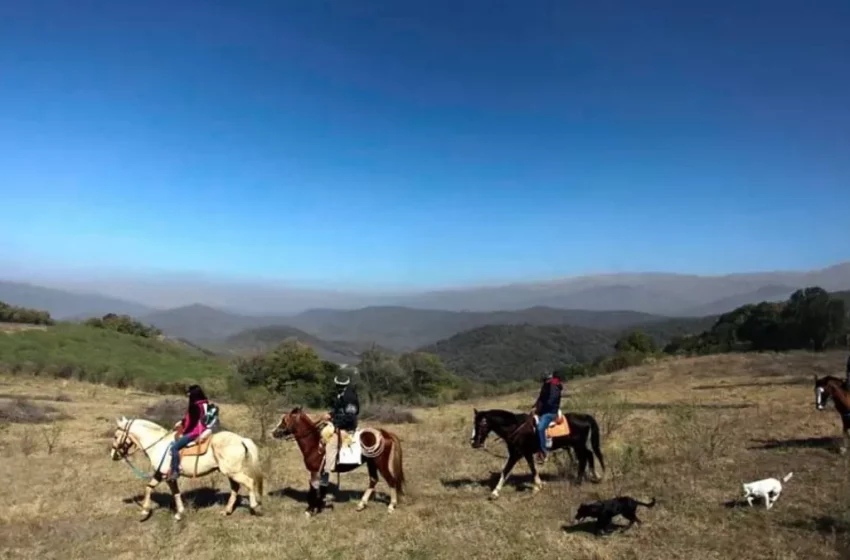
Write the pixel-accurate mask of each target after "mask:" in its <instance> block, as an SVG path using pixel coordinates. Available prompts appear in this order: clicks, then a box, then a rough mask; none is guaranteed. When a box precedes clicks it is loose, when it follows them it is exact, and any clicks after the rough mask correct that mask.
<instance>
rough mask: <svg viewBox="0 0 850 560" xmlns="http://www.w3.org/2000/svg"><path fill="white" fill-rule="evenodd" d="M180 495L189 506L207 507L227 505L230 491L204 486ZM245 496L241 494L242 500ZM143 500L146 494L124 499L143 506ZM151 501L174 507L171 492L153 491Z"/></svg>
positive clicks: (196, 507) (127, 502)
mask: <svg viewBox="0 0 850 560" xmlns="http://www.w3.org/2000/svg"><path fill="white" fill-rule="evenodd" d="M180 495H181V496H182V497H183V503H184V504H185V505H186V507H187V508H193V509H205V508H209V507H213V506H222V507H223V506H225V505H227V499H228V498H229V497H230V492H221V491H219V490H217V489H215V488H207V487H204V488H195V489H193V490H188V491H185V492H180ZM243 497H244V496H240V501H241V498H243ZM142 500H144V496H143V495H142V494H137V495H135V496H133V497H131V498H124V500H122V501H123V502H124V503H125V504H137V505H138V506H141V505H142ZM151 501H152V502H153V503H155V504H156V505H157V506H159V507H161V508H173V507H174V497H173V496H172V495H171V492H153V493H152V494H151ZM238 505H239V504H237V506H238Z"/></svg>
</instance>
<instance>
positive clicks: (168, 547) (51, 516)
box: [0, 353, 850, 560]
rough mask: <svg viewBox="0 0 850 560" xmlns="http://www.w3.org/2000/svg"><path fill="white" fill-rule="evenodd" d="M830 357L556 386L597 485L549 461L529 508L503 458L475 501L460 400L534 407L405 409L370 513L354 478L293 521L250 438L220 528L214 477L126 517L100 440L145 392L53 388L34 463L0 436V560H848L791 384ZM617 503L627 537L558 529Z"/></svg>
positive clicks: (802, 397) (484, 455) (291, 500)
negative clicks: (498, 476) (573, 481)
mask: <svg viewBox="0 0 850 560" xmlns="http://www.w3.org/2000/svg"><path fill="white" fill-rule="evenodd" d="M843 358H844V356H843V355H810V354H802V353H800V354H791V355H753V356H721V357H706V358H699V359H681V360H674V361H670V362H662V363H658V364H654V365H652V366H646V367H641V368H636V369H633V370H630V371H625V372H620V373H617V374H614V375H611V376H606V377H604V378H595V379H590V380H584V381H579V382H575V383H571V384H570V391H572V392H573V393H574V394H575V397H574V399H575V401H568V402H569V403H572V402H576V403H579V402H580V403H582V404H581V406H582V409H581V410H584V411H589V412H592V413H594V414H597V417H598V418H600V417H604V418H606V420H604V421H603V420H601V419H600V423H601V424H603V425H604V426H607V427H608V429H613V433H611V434H610V435H609V434H605V433H603V447H604V451H605V453H606V459H607V460H608V464H609V470H608V473H607V476H606V478H605V480H604V481H603V482H602V483H601V484H598V485H593V484H586V485H583V486H580V487H575V486H572V485H570V483H569V481H568V480H566V479H565V477H563V476H560V475H559V474H558V468H557V465H556V463H555V462H552V463H551V464H550V465H549V466H547V467H546V472H545V475H546V476H545V477H544V479H545V480H547V484H546V486H545V487H544V489H543V491H542V492H541V493H539V494H537V495H532V493H531V492H530V485H529V480H528V476H527V467H526V466H525V465H523V464H520V465H518V466H517V468H516V476H515V478H514V480H517V481H518V485H517V486H516V487H514V486H513V485H511V483H510V482H509V484H508V485H507V486H506V487H505V489H504V491H503V492H502V497H501V499H500V500H498V501H495V502H490V501H488V500H487V494H488V489H489V487H488V484H489V483H490V482H491V481H492V474H493V473H495V472H496V471H497V470H498V469H499V468H500V467H501V465H502V462H503V457H504V455H505V453H504V448H503V446H502V444H501V442H498V441H495V440H494V441H488V443H487V449H486V450H484V451H476V450H473V449H471V448H470V446H469V443H468V437H469V430H470V421H471V418H472V409H473V406H477V407H478V408H485V407H500V408H516V406H517V405H518V404H520V403H522V404H523V407H524V408H528V407H529V406H530V403H531V401H532V400H533V398H534V395H533V394H531V393H529V394H527V395H513V396H510V397H506V398H502V399H497V400H490V401H477V402H470V403H466V404H457V405H450V406H445V407H442V408H434V409H423V410H417V411H416V416H417V418H418V419H419V420H420V422H419V423H418V424H403V425H391V426H388V428H389V429H391V430H393V431H395V432H397V433H398V434H399V435H400V436H401V437H402V440H403V445H404V452H405V455H404V458H405V466H406V471H407V477H408V479H409V483H410V490H409V495H408V496H407V497H406V499H403V500H402V502H401V504H400V508H399V509H398V510H397V511H396V513H394V514H393V515H388V514H387V512H386V508H385V507H384V505H383V504H381V503H373V504H372V505H371V506H370V507H369V508H368V509H367V510H366V511H365V512H362V513H357V512H355V511H354V506H355V502H354V500H353V499H352V498H354V499H356V498H359V495H360V492H361V491H362V489H363V488H364V487H365V485H366V473H365V470H362V471H357V472H355V473H351V474H346V475H342V486H343V488H342V492H341V500H343V502H342V503H338V504H337V505H336V508H335V509H334V510H329V511H326V512H325V513H324V514H322V515H320V516H318V517H316V518H314V519H311V520H307V519H305V518H304V517H303V515H302V512H303V510H304V509H305V507H306V506H305V504H304V503H303V499H304V497H303V496H304V489H305V487H306V483H307V476H306V473H305V472H304V467H303V463H302V461H301V457H300V454H299V452H298V450H297V448H296V446H295V444H294V443H293V442H278V441H269V442H267V443H266V444H265V445H264V446H263V447H262V450H261V452H262V453H263V454H264V455H265V457H266V460H265V461H264V464H265V465H266V466H267V468H266V473H265V474H266V487H267V491H268V492H269V495H267V496H265V499H264V509H265V513H266V515H265V517H261V518H255V517H251V516H249V515H248V513H247V511H246V509H245V508H244V506H243V507H242V508H240V509H239V510H237V513H236V514H235V515H234V516H232V517H230V518H224V517H222V516H220V515H219V512H220V510H221V509H222V507H223V506H222V500H223V499H224V492H225V490H226V488H227V483H226V482H225V481H224V480H223V479H222V478H221V477H220V476H219V475H213V476H212V477H208V478H206V479H199V480H197V481H185V480H183V481H181V486H182V488H183V490H184V495H185V496H186V501H187V506H189V508H190V509H189V512H188V516H187V518H186V519H185V520H184V521H182V522H180V523H179V524H178V523H175V522H174V521H173V519H172V518H171V515H170V511H169V510H168V508H169V507H170V498H169V497H168V496H167V493H166V489H165V487H164V486H163V488H161V489H159V490H160V494H158V495H157V496H156V500H157V502H158V503H159V504H160V505H161V507H160V508H159V509H157V510H156V511H154V515H153V517H152V519H151V520H150V521H148V522H147V523H146V524H139V523H138V522H137V521H136V516H137V514H138V505H136V504H135V503H134V501H133V500H134V499H137V498H136V497H137V496H139V495H140V494H141V491H142V483H141V482H140V481H139V480H138V479H136V478H135V477H134V476H133V475H132V473H131V472H130V471H129V469H127V467H126V466H125V465H123V464H122V463H113V462H111V461H110V460H109V459H108V448H107V447H108V446H107V445H105V440H104V439H103V438H102V437H101V436H102V435H103V433H104V431H105V430H107V429H108V428H110V427H111V426H112V425H114V418H115V417H116V416H121V415H122V414H131V413H133V411H138V410H140V409H143V407H145V406H150V405H152V404H154V403H155V402H156V401H157V400H158V398H157V397H155V396H146V395H139V394H137V393H130V392H128V391H121V390H117V389H108V388H104V387H97V388H96V389H95V388H93V386H91V385H86V384H83V383H74V382H71V383H67V384H65V385H63V386H62V387H61V391H62V392H63V393H64V394H67V395H70V396H71V397H72V399H73V401H72V402H68V403H57V404H56V405H55V406H57V407H58V408H60V409H61V411H62V412H65V413H67V414H69V415H70V416H71V418H69V419H66V420H63V421H61V424H62V425H63V432H62V434H63V435H62V447H61V448H59V450H57V451H54V452H53V454H52V455H49V454H48V452H47V449H46V446H45V445H44V444H43V442H39V445H38V446H37V447H36V449H35V450H33V451H32V452H31V453H30V454H29V456H25V455H24V454H23V453H22V452H20V450H18V448H17V445H16V442H18V441H19V438H20V437H21V435H22V434H23V433H24V432H25V431H26V430H27V429H32V428H33V427H32V426H26V425H20V424H8V425H7V426H6V427H5V428H4V429H2V430H0V445H3V447H4V452H3V453H0V471H2V472H4V473H12V474H11V479H9V478H7V482H6V485H5V487H4V505H5V506H6V507H4V508H3V509H2V511H0V543H2V546H0V557H4V558H25V559H27V558H32V559H36V558H38V559H41V558H63V559H68V558H83V557H85V558H87V559H95V558H139V557H148V556H149V557H156V558H173V557H192V558H197V559H208V558H209V559H212V558H293V559H298V560H308V559H311V558H316V559H319V558H321V559H334V558H362V559H378V558H380V559H384V558H416V559H428V558H446V559H454V558H462V557H466V558H511V559H513V558H537V559H548V558H553V559H554V558H574V559H597V560H608V559H629V558H665V559H666V558H683V559H684V558H689V559H690V558H699V559H712V558H717V559H726V558H736V559H744V560H754V559H793V558H801V559H802V558H842V557H847V556H846V552H847V551H848V549H847V548H843V547H844V546H845V544H846V538H847V536H848V534H850V506H848V505H847V504H848V503H850V464H848V460H847V459H845V458H844V457H841V456H839V455H838V454H837V453H836V452H835V450H834V446H833V438H834V437H835V436H837V435H838V433H839V420H838V415H837V414H835V412H834V411H832V410H830V411H828V412H820V413H819V412H816V411H815V410H814V406H813V399H814V397H813V392H812V390H811V385H810V377H811V373H812V372H817V373H818V374H824V373H834V372H837V371H840V368H841V365H842V359H843ZM58 383H59V382H56V381H48V380H44V379H30V378H27V379H22V378H12V377H6V378H3V377H0V385H2V386H3V391H4V392H6V393H11V394H29V395H37V394H43V395H55V394H56V392H57V390H58V389H59V388H58V387H57V384H58ZM598 395H603V396H602V397H600V396H598ZM624 401H625V402H624ZM567 408H569V409H570V410H573V409H574V408H573V407H572V406H567ZM222 420H223V421H224V422H226V424H227V426H228V427H230V428H231V429H232V430H234V431H236V432H239V433H245V434H249V433H251V432H252V431H256V430H255V428H254V421H253V420H252V418H251V415H250V414H249V412H248V410H247V409H245V408H242V407H238V406H235V405H225V406H224V407H223V408H222ZM364 424H366V425H368V424H369V423H367V422H364ZM730 427H732V429H731V430H730V429H729V428H730ZM603 429H605V428H604V427H603ZM727 434H728V435H727ZM10 444H11V445H10ZM137 464H139V465H143V466H146V465H147V463H146V461H143V460H139V461H137ZM788 471H794V478H793V479H792V480H791V481H790V482H789V483H788V484H787V485H786V487H785V492H784V493H783V495H782V497H781V498H780V500H779V502H778V503H777V505H776V507H775V508H773V509H772V510H771V511H769V512H766V511H765V510H764V509H763V508H754V509H749V508H747V507H731V506H735V503H734V501H735V500H736V499H737V498H738V497H739V495H740V483H741V482H742V481H748V480H755V479H757V478H763V477H766V476H777V475H783V474H785V473H786V472H788ZM334 478H335V477H334ZM379 489H380V490H385V489H386V486H385V485H384V484H383V483H382V484H381V485H379ZM621 492H622V493H628V494H631V495H633V496H635V497H639V498H648V497H652V496H655V497H657V498H658V505H657V506H656V507H655V508H654V509H652V510H649V511H646V512H644V511H643V510H642V511H641V518H642V519H643V520H644V525H643V526H640V527H637V528H634V529H632V530H631V531H628V532H625V533H616V534H614V535H612V536H609V537H605V538H596V537H594V536H592V535H589V534H587V533H586V532H583V531H582V530H580V529H581V526H579V528H578V529H576V528H575V527H567V529H566V530H565V529H564V528H563V527H564V526H565V525H567V524H569V523H570V521H571V519H572V517H573V515H574V514H575V510H576V508H577V506H578V505H579V503H581V502H584V501H589V500H593V499H596V498H600V497H611V496H613V495H614V494H616V493H621ZM382 497H383V496H382V495H380V494H379V496H378V498H379V499H381V498H382ZM243 502H244V500H243ZM727 502H730V504H729V506H730V507H727V505H726V504H727Z"/></svg>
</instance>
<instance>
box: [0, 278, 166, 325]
mask: <svg viewBox="0 0 850 560" xmlns="http://www.w3.org/2000/svg"><path fill="white" fill-rule="evenodd" d="M0 301H5V302H6V303H9V304H11V305H17V306H20V307H29V308H33V309H41V310H44V311H47V312H48V313H50V315H51V316H52V317H53V318H54V319H72V318H74V319H76V318H88V317H100V316H102V315H106V314H107V313H117V314H119V315H122V314H126V315H132V316H134V317H138V316H144V315H147V314H148V313H151V311H152V309H151V308H150V307H147V306H145V305H142V304H139V303H134V302H131V301H126V300H123V299H117V298H112V297H107V296H102V295H99V294H86V293H76V292H69V291H65V290H56V289H53V288H44V287H42V286H35V285H32V284H26V283H22V282H5V281H2V280H0Z"/></svg>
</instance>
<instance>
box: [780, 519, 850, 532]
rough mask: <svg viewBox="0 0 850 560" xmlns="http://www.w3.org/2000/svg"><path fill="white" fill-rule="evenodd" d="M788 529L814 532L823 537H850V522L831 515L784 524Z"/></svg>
mask: <svg viewBox="0 0 850 560" xmlns="http://www.w3.org/2000/svg"><path fill="white" fill-rule="evenodd" d="M784 525H785V526H786V527H790V528H793V529H804V530H808V531H814V532H817V533H820V534H822V535H842V536H845V537H846V536H850V522H848V521H846V520H844V519H836V518H835V517H832V516H829V515H820V516H818V517H814V518H811V519H799V520H797V521H791V522H789V523H784Z"/></svg>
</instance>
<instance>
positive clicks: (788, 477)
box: [782, 472, 794, 482]
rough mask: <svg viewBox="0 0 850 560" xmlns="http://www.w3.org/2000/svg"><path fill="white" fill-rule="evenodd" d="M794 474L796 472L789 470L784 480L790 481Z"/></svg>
mask: <svg viewBox="0 0 850 560" xmlns="http://www.w3.org/2000/svg"><path fill="white" fill-rule="evenodd" d="M792 476H794V473H792V472H789V473H788V474H786V475H785V478H783V479H782V482H788V481H789V480H791V477H792Z"/></svg>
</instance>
